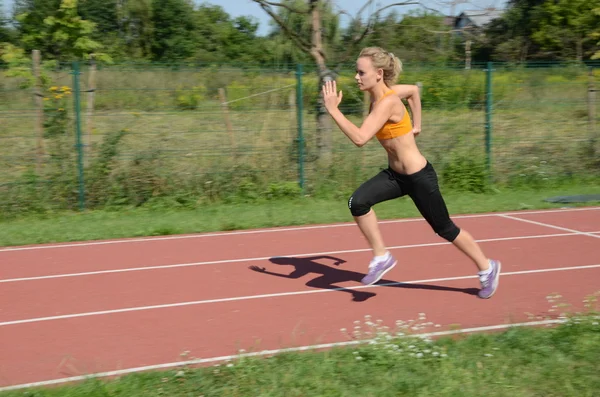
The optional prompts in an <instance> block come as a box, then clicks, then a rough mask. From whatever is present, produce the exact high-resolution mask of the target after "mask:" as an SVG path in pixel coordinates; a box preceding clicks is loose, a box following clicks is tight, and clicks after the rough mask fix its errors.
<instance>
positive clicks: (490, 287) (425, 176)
mask: <svg viewBox="0 0 600 397" xmlns="http://www.w3.org/2000/svg"><path fill="white" fill-rule="evenodd" d="M407 179H408V180H409V181H410V186H411V188H410V196H411V198H412V199H413V201H414V203H415V205H416V206H417V208H418V209H419V212H420V213H421V215H423V217H424V218H425V219H426V220H427V222H428V223H429V225H430V226H431V227H432V229H433V230H434V231H435V232H436V233H437V234H438V235H439V236H440V237H442V238H444V239H445V240H447V241H449V242H451V243H452V244H454V246H455V247H456V248H458V249H459V250H460V251H462V252H463V253H464V254H465V255H466V256H467V257H469V258H470V259H471V260H472V261H473V263H474V264H475V266H477V269H478V270H479V271H478V274H479V279H480V281H481V284H482V290H481V291H480V294H479V296H480V297H482V298H489V297H491V296H492V295H493V294H494V292H495V290H496V288H497V286H498V277H499V275H500V262H498V261H493V260H489V259H488V258H486V256H485V255H484V253H483V251H482V250H481V247H480V246H479V244H477V242H476V241H475V239H474V238H473V236H471V234H470V233H469V232H467V231H466V230H464V229H463V230H461V229H459V228H458V227H457V226H456V225H455V224H454V222H453V221H452V220H451V219H450V216H449V214H448V209H447V207H446V203H445V202H444V199H443V197H442V194H441V192H440V189H439V186H438V179H437V174H436V172H435V170H434V169H433V166H431V164H429V163H427V166H426V167H425V168H424V169H423V170H421V171H419V172H418V173H416V174H413V175H409V176H407Z"/></svg>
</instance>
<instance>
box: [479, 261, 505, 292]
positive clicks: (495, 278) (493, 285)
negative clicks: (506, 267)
mask: <svg viewBox="0 0 600 397" xmlns="http://www.w3.org/2000/svg"><path fill="white" fill-rule="evenodd" d="M490 265H491V266H492V272H491V273H490V274H489V275H488V277H487V279H486V280H483V281H481V290H480V291H479V293H478V294H477V295H478V296H479V297H480V298H482V299H488V298H491V297H492V295H494V293H495V292H496V289H497V288H498V283H499V282H500V270H501V267H502V265H501V264H500V261H495V260H490Z"/></svg>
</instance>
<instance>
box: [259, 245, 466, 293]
mask: <svg viewBox="0 0 600 397" xmlns="http://www.w3.org/2000/svg"><path fill="white" fill-rule="evenodd" d="M323 259H330V260H332V261H334V263H333V265H334V266H339V265H340V264H342V263H345V262H346V261H344V260H343V259H340V258H336V257H333V256H329V255H320V256H313V257H307V258H296V257H275V258H271V259H269V261H270V262H271V263H273V264H276V265H282V266H286V265H287V266H293V267H294V270H292V272H291V273H289V274H282V273H277V272H272V271H269V270H267V269H266V268H264V267H258V266H250V270H253V271H256V272H259V273H264V274H268V275H271V276H277V277H283V278H291V279H299V278H301V277H304V276H306V275H308V274H317V275H320V276H319V277H316V278H314V279H312V280H309V281H308V282H307V283H306V284H305V285H306V286H308V287H311V288H319V289H329V290H337V291H342V292H346V293H349V294H351V295H352V300H353V301H355V302H363V301H366V300H367V299H369V298H372V297H373V296H375V295H376V294H375V293H373V292H368V291H361V290H353V289H349V288H344V287H340V286H337V285H335V284H337V283H342V282H346V281H355V282H357V283H360V280H362V278H363V277H364V274H363V273H359V272H355V271H352V270H344V269H337V268H334V267H331V266H327V265H324V264H322V263H319V262H317V261H319V260H323ZM361 285H362V284H361ZM377 285H381V286H385V287H392V288H408V289H427V290H434V291H449V292H461V293H464V294H468V295H477V292H478V290H477V288H454V287H444V286H440V285H430V284H406V283H401V282H397V281H392V280H386V279H381V280H379V282H378V283H377Z"/></svg>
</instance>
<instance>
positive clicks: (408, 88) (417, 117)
mask: <svg viewBox="0 0 600 397" xmlns="http://www.w3.org/2000/svg"><path fill="white" fill-rule="evenodd" d="M392 90H393V91H394V93H395V94H396V95H397V96H398V97H399V98H400V99H406V100H407V101H408V106H410V110H411V111H412V115H413V134H415V135H419V133H420V132H421V96H420V94H419V87H418V86H416V85H410V84H396V85H394V86H392Z"/></svg>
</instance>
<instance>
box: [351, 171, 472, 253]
mask: <svg viewBox="0 0 600 397" xmlns="http://www.w3.org/2000/svg"><path fill="white" fill-rule="evenodd" d="M407 194H408V195H409V196H410V198H411V199H412V200H413V202H414V203H415V205H416V206H417V208H418V210H419V212H420V213H421V215H423V217H424V218H425V220H426V221H427V223H429V225H430V226H431V227H432V229H433V230H434V231H435V233H437V234H438V235H439V236H440V237H442V238H444V239H445V240H447V241H450V242H452V241H454V239H456V237H457V236H458V234H459V233H460V229H459V228H458V227H457V226H456V225H455V224H454V222H453V221H452V220H451V219H450V216H449V215H448V209H447V208H446V203H445V202H444V199H443V198H442V194H441V193H440V188H439V185H438V178H437V174H436V172H435V170H434V169H433V166H432V165H431V164H430V163H429V162H427V165H426V166H425V167H424V168H423V169H421V170H420V171H418V172H415V173H414V174H410V175H403V174H399V173H397V172H396V171H394V170H392V169H391V168H389V167H388V168H387V169H385V170H382V171H381V172H380V173H379V174H377V175H375V176H374V177H373V178H371V179H369V180H368V181H366V182H365V183H363V184H362V185H361V186H360V187H359V188H358V189H356V191H355V192H354V194H353V195H352V196H351V197H350V199H349V200H348V208H349V209H350V212H351V213H352V215H353V216H362V215H365V214H367V213H368V212H369V211H370V210H371V207H372V206H374V205H375V204H377V203H381V202H382V201H387V200H392V199H395V198H398V197H402V196H405V195H407Z"/></svg>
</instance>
